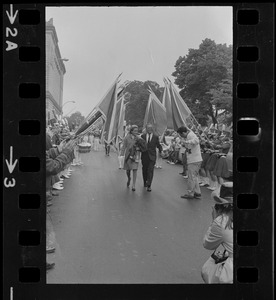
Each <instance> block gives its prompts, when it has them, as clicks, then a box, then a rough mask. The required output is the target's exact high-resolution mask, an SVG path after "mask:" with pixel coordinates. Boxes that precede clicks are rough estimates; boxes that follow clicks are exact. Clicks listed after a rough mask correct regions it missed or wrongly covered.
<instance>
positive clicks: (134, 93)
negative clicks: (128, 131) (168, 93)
mask: <svg viewBox="0 0 276 300" xmlns="http://www.w3.org/2000/svg"><path fill="white" fill-rule="evenodd" d="M149 87H150V88H151V89H152V90H153V92H154V93H155V94H156V96H157V97H158V99H159V100H160V101H161V97H162V94H163V90H164V88H161V87H160V86H159V84H158V83H157V82H154V81H149V80H148V81H145V82H142V81H137V80H135V81H132V82H130V83H129V85H128V86H127V87H126V89H125V99H126V116H125V119H126V122H127V125H129V124H131V125H133V124H135V125H137V126H138V127H139V129H140V130H141V129H142V127H143V122H144V117H145V112H146V107H147V104H148V99H149V92H148V89H149Z"/></svg>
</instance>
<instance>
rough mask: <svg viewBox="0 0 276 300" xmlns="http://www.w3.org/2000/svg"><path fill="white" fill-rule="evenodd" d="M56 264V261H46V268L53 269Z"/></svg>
mask: <svg viewBox="0 0 276 300" xmlns="http://www.w3.org/2000/svg"><path fill="white" fill-rule="evenodd" d="M54 266H55V263H54V262H51V263H48V262H47V263H46V270H51V269H53V268H54Z"/></svg>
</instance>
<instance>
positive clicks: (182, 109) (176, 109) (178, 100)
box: [169, 80, 192, 130]
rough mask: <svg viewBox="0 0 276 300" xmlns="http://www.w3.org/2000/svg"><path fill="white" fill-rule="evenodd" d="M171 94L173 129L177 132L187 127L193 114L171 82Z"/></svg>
mask: <svg viewBox="0 0 276 300" xmlns="http://www.w3.org/2000/svg"><path fill="white" fill-rule="evenodd" d="M169 92H170V97H171V109H172V119H173V128H174V129H175V130H177V128H179V127H180V126H183V125H185V126H187V122H188V119H189V117H190V116H191V115H192V112H191V111H190V109H189V107H188V106H187V104H186V103H185V102H184V100H183V99H182V97H181V96H180V94H179V93H178V91H177V90H176V88H175V87H174V86H173V84H172V82H171V81H170V80H169Z"/></svg>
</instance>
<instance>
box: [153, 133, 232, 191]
mask: <svg viewBox="0 0 276 300" xmlns="http://www.w3.org/2000/svg"><path fill="white" fill-rule="evenodd" d="M194 133H195V134H196V136H197V137H198V139H199V144H200V149H201V155H202V163H201V167H200V171H199V185H200V186H204V187H206V188H208V189H209V190H211V191H214V190H216V189H217V188H219V187H220V186H221V184H222V183H223V182H224V181H231V180H232V167H231V164H232V161H231V159H232V157H231V156H230V154H231V152H232V151H231V150H232V149H231V148H232V144H233V141H232V138H231V136H230V134H229V132H225V131H219V130H213V131H212V132H211V131H209V132H203V131H202V130H194ZM161 145H162V146H163V152H164V155H163V159H166V162H167V163H168V164H171V165H174V164H182V166H183V171H182V172H181V173H180V175H182V176H183V177H184V178H185V179H187V178H188V175H187V151H189V150H188V149H187V148H186V147H185V145H184V144H183V142H182V138H181V136H180V135H179V134H178V133H177V132H176V131H172V132H167V133H166V135H165V136H164V138H163V142H162V143H161ZM229 150H230V153H229ZM228 153H229V155H228ZM227 156H228V157H229V159H228V157H227ZM156 167H157V166H156Z"/></svg>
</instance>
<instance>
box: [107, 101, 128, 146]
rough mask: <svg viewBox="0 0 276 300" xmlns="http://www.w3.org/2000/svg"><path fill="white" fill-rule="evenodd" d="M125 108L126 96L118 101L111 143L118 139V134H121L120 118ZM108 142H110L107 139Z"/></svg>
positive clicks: (111, 130) (110, 137) (111, 129)
mask: <svg viewBox="0 0 276 300" xmlns="http://www.w3.org/2000/svg"><path fill="white" fill-rule="evenodd" d="M123 106H124V95H122V96H121V97H120V99H119V100H117V102H116V105H115V108H114V122H113V125H112V127H111V128H110V136H109V141H111V140H113V139H114V138H115V139H117V136H118V132H119V125H120V124H119V123H120V117H121V114H122V109H123ZM106 141H108V140H107V139H106Z"/></svg>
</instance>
